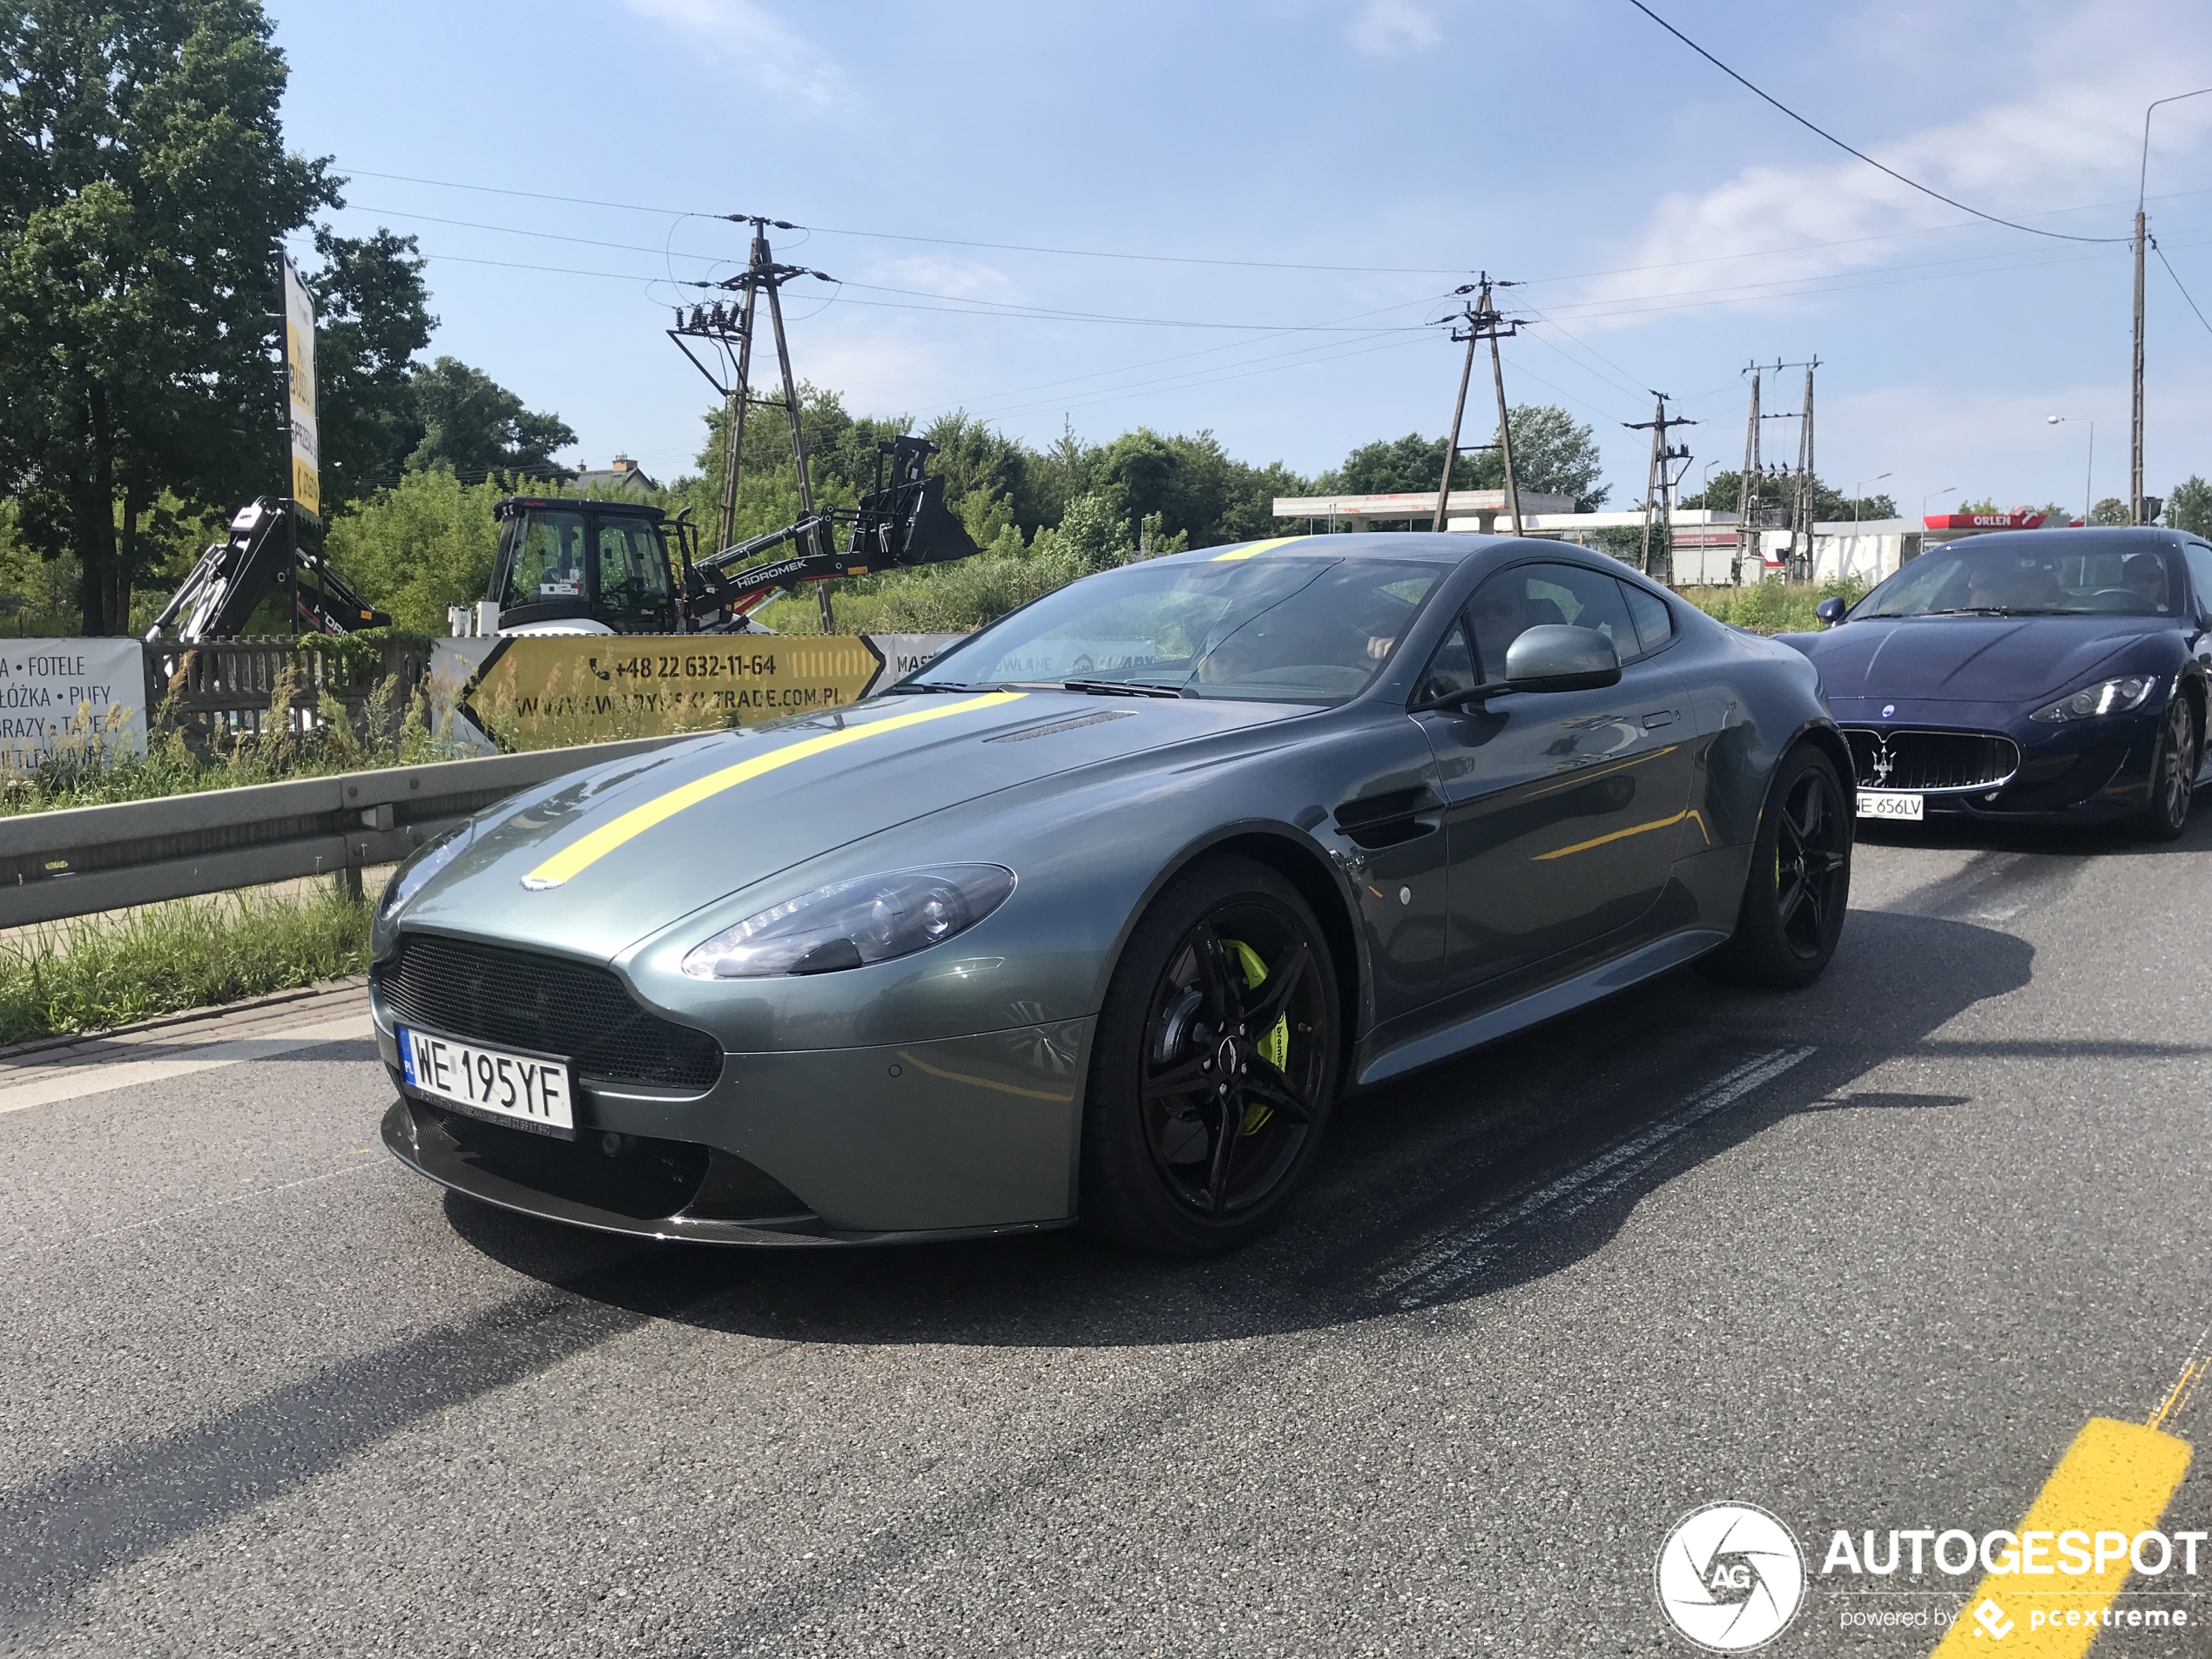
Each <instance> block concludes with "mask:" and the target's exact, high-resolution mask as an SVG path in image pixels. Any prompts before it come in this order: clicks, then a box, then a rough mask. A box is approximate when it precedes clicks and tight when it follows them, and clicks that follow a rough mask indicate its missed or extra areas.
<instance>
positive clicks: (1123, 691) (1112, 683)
mask: <svg viewBox="0 0 2212 1659" xmlns="http://www.w3.org/2000/svg"><path fill="white" fill-rule="evenodd" d="M1060 688H1061V690H1062V691H1088V692H1089V693H1090V695H1092V696H1093V697H1172V698H1180V697H1182V695H1183V693H1182V691H1179V690H1178V689H1177V688H1176V687H1175V686H1172V685H1145V684H1143V682H1142V681H1139V680H1062V681H1061V682H1060Z"/></svg>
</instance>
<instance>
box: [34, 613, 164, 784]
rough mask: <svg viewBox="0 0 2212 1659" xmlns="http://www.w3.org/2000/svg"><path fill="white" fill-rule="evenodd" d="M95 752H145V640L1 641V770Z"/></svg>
mask: <svg viewBox="0 0 2212 1659" xmlns="http://www.w3.org/2000/svg"><path fill="white" fill-rule="evenodd" d="M94 752H105V754H106V755H108V756H109V757H110V758H112V757H113V756H115V755H118V754H125V753H127V754H135V755H143V754H145V752H146V710H145V646H143V645H141V644H139V643H138V641H137V640H135V639H10V640H8V641H6V642H4V644H0V777H9V778H20V777H28V776H30V774H31V773H33V772H37V770H38V769H39V767H40V766H42V765H44V764H45V762H46V761H47V760H49V759H51V758H52V757H53V756H55V755H56V754H60V755H63V756H64V757H65V758H71V759H78V760H84V759H90V758H91V755H92V754H93V753H94Z"/></svg>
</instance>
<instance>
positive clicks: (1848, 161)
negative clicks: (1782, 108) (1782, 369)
mask: <svg viewBox="0 0 2212 1659" xmlns="http://www.w3.org/2000/svg"><path fill="white" fill-rule="evenodd" d="M2107 17H2108V14H2106V13H2104V12H2102V10H2101V8H2099V7H2097V6H2094V5H2092V6H2088V7H2086V8H2084V10H2082V11H2081V12H2080V13H2078V14H2077V15H2076V16H2075V17H2074V18H2073V19H2072V20H2071V22H2070V23H2067V24H2061V25H2060V26H2058V27H2056V28H2055V30H2054V31H2053V33H2054V37H2053V38H2051V39H2050V40H2049V42H2048V44H2050V46H2051V48H2052V50H2051V51H2049V52H2048V53H2047V54H2046V55H2045V56H2044V57H2042V58H2041V60H2040V64H2041V67H2040V71H2039V72H2038V74H2037V75H2036V76H2034V77H2031V78H2028V79H2027V81H2026V83H2025V84H2022V82H2021V81H2020V79H2019V78H2013V81H2012V86H2011V91H2012V96H2010V97H2008V98H2005V99H2004V100H2003V101H2001V102H1997V103H1993V104H1989V105H1986V106H1985V107H1983V108H1981V109H1979V110H1977V111H1973V112H1971V113H1968V114H1966V115H1963V116H1962V117H1960V118H1958V119H1955V120H1950V121H1946V122H1944V123H1943V124H1941V125H1933V126H1929V127H1925V128H1922V129H1920V130H1919V131H1918V132H1910V133H1907V134H1906V135H1905V136H1904V137H1902V138H1894V139H1891V140H1888V141H1886V142H1875V141H1871V140H1868V139H1867V138H1865V137H1863V136H1862V135H1860V134H1858V133H1855V132H1851V131H1849V130H1848V122H1847V121H1844V122H1838V120H1837V118H1835V117H1832V116H1830V117H1828V118H1827V119H1826V120H1825V121H1824V123H1823V124H1824V125H1831V130H1839V136H1842V137H1844V138H1846V139H1850V140H1851V141H1853V142H1856V143H1858V145H1859V147H1861V148H1863V149H1865V151H1866V152H1867V153H1868V154H1870V155H1871V156H1874V157H1875V158H1878V160H1880V161H1881V162H1882V163H1884V164H1885V165H1888V166H1891V167H1894V168H1895V169H1897V171H1898V172H1901V173H1904V174H1905V175H1906V176H1907V177H1909V178H1912V179H1918V180H1919V181H1920V182H1922V183H1924V184H1925V185H1928V186H1929V187H1930V188H1932V189H1934V190H1939V191H1941V192H1943V193H1944V194H1946V195H1948V196H1952V197H1953V198H1955V199H1958V200H1959V201H1962V202H1966V203H1967V204H1969V205H1970V206H1973V207H1977V208H1979V209H1980V210H1981V211H1983V212H1988V213H1993V214H1996V215H1999V216H2000V217H2003V218H2006V219H2018V220H2020V222H2021V223H2024V224H2028V225H2034V226H2040V227H2043V228H2046V229H2050V230H2056V231H2067V232H2072V233H2076V234H2081V235H2093V236H2096V235H2124V234H2125V233H2126V232H2127V229H2128V212H2127V210H2126V209H2125V208H2124V207H2121V206H2108V207H2106V208H2104V209H2103V210H2102V211H2101V212H2094V213H2070V214H2065V215H2060V216H2056V217H2053V216H2050V210H2052V209H2054V208H2057V207H2065V206H2076V205H2080V204H2087V203H2093V202H2114V201H2117V200H2118V199H2121V198H2122V197H2130V198H2131V197H2132V196H2133V194H2134V188H2133V186H2134V183H2135V169H2136V165H2137V162H2138V160H2139V158H2140V155H2141V138H2142V107H2143V105H2144V103H2145V102H2146V101H2147V98H2148V96H2151V95H2155V90H2156V89H2154V90H2153V92H2150V93H2147V91H2146V90H2145V89H2146V85H2147V83H2146V81H2145V78H2144V74H2143V68H2142V64H2141V61H2140V60H2139V58H2138V57H2137V55H2136V53H2135V52H2134V51H2133V50H2132V47H2133V45H2134V44H2140V43H2137V42H2134V41H2132V40H2129V39H2126V38H2123V39H2122V40H2121V41H2120V42H2115V41H2114V40H2113V39H2111V38H2109V37H2100V36H2099V33H2098V30H2099V26H2100V23H2101V20H2103V19H2106V18H2107ZM2138 32H2139V31H2138V30H2134V29H2128V30H2121V35H2122V36H2123V37H2133V36H2134V35H2136V34H2137V33H2138ZM2115 44H2120V45H2124V46H2128V47H2129V48H2130V49H2129V50H2121V51H2114V46H2115ZM2189 57H2204V54H2203V53H2202V51H2188V50H2181V51H2169V52H2168V56H2167V57H2166V59H2165V61H2164V62H2163V63H2162V64H2161V73H2160V75H2159V76H2158V80H2159V82H2160V83H2161V87H2162V86H2163V85H2164V84H2167V83H2168V82H2169V81H2170V82H2171V83H2172V84H2175V85H2179V86H2182V87H2186V86H2188V84H2190V83H2191V81H2192V80H2203V79H2212V62H2201V63H2198V64H2195V65H2194V66H2192V65H2191V64H2189V63H2188V62H2187V61H2185V60H2186V59H2188V58H2189ZM1777 90H1778V91H1780V89H1777ZM1747 97H1748V95H1747ZM1841 107H1842V109H1843V110H1844V112H1845V114H1846V115H1847V114H1848V112H1849V111H1850V109H1851V102H1850V100H1848V99H1844V100H1841ZM1807 113H1808V114H1809V115H1812V116H1813V117H1814V118H1821V117H1822V116H1824V115H1826V113H1827V112H1826V111H1825V110H1820V111H1807ZM1747 119H1749V120H1750V121H1751V122H1752V123H1753V124H1754V127H1753V131H1755V132H1757V134H1758V135H1759V136H1760V137H1761V138H1764V137H1766V136H1768V129H1769V128H1770V127H1772V128H1773V129H1774V130H1775V132H1776V134H1777V135H1778V134H1779V133H1780V132H1781V131H1782V130H1784V129H1785V128H1786V127H1787V123H1786V122H1785V121H1784V118H1783V117H1782V116H1780V115H1778V114H1776V113H1774V112H1773V111H1768V110H1764V109H1763V108H1758V107H1757V106H1751V107H1750V109H1749V111H1748V113H1747ZM2208 130H2212V98H2206V99H2202V100H2200V101H2197V102H2195V103H2193V104H2178V105H2172V106H2170V107H2169V108H2168V109H2165V110H2163V111H2161V112H2160V115H2159V125H2158V130H2157V135H2156V138H2157V151H2158V152H2162V154H2163V161H2164V165H2165V168H2166V170H2167V173H2168V180H2169V187H2177V186H2176V185H2175V183H2174V182H2173V181H2175V178H2176V175H2175V171H2174V164H2175V161H2176V160H2177V159H2178V158H2180V157H2181V156H2182V154H2184V153H2185V152H2187V151H2188V149H2189V148H2190V146H2191V145H2194V144H2195V142H2196V141H2197V140H2198V139H2200V138H2202V136H2203V134H2204V133H2205V132H2207V131H2208ZM1831 154H1833V155H1834V157H1835V158H1834V159H1833V160H1822V161H1813V162H1808V163H1804V164H1801V165H1770V164H1754V165H1749V166H1746V167H1744V168H1743V169H1742V170H1741V171H1739V172H1737V174H1736V175H1735V176H1734V177H1733V178H1730V179H1727V180H1725V181H1724V182H1722V183H1720V184H1717V185H1711V186H1710V187H1708V188H1706V189H1704V190H1703V191H1697V192H1676V193H1674V194H1670V195H1669V196H1667V197H1665V198H1663V199H1662V200H1661V201H1660V202H1659V203H1658V205H1657V206H1656V207H1655V208H1654V209H1653V210H1652V212H1651V213H1650V214H1649V218H1648V219H1647V220H1646V222H1645V226H1644V228H1643V231H1642V233H1641V235H1640V236H1639V237H1638V239H1637V240H1636V242H1635V244H1634V246H1631V247H1629V248H1628V249H1625V250H1623V253H1624V257H1622V258H1621V259H1620V260H1619V265H1620V266H1622V267H1623V273H1622V274H1620V275H1615V276H1610V277H1606V278H1602V279H1598V280H1595V281H1593V282H1592V283H1590V284H1589V285H1588V286H1586V287H1584V288H1583V289H1582V290H1581V292H1579V293H1576V294H1575V296H1574V298H1573V299H1572V300H1566V299H1563V298H1554V300H1553V304H1554V306H1555V307H1560V308H1561V310H1562V314H1563V315H1565V316H1566V317H1568V318H1569V319H1571V318H1572V317H1574V316H1575V314H1578V312H1580V313H1581V314H1583V315H1584V317H1585V320H1588V321H1591V322H1593V323H1595V322H1596V321H1598V320H1600V318H1599V315H1598V314H1599V313H1602V312H1604V311H1608V310H1612V309H1613V308H1614V307H1615V306H1616V305H1617V306H1619V307H1622V309H1624V310H1627V311H1629V312H1633V310H1634V309H1635V307H1639V306H1644V305H1652V304H1658V305H1666V304H1667V303H1668V302H1670V301H1680V300H1687V299H1692V298H1702V299H1715V300H1725V301H1727V302H1728V303H1731V304H1740V305H1765V304H1770V303H1772V302H1773V300H1774V297H1775V296H1774V293H1773V291H1772V290H1771V289H1770V288H1768V287H1767V286H1766V285H1770V284H1777V283H1781V284H1786V283H1791V282H1798V281H1805V280H1817V279H1821V278H1827V277H1835V276H1838V275H1842V274H1845V273H1851V272H1855V271H1865V270H1871V269H1873V268H1876V267H1880V266H1892V265H1905V264H1910V263H1913V262H1916V261H1925V260H1942V259H1945V258H1949V257H1956V256H1958V255H1960V254H1964V253H1982V252H1986V251H1988V250H1989V249H1990V248H1991V247H1992V246H1999V247H2002V248H2004V249H2006V250H2007V251H2010V252H2013V253H2018V254H2020V255H2022V256H2026V257H2031V258H2047V257H2052V256H2054V255H2060V254H2062V253H2064V252H2065V251H2066V249H2067V248H2068V247H2069V246H2073V247H2075V248H2077V249H2078V250H2080V251H2083V252H2086V251H2087V249H2086V248H2083V247H2082V246H2081V245H2079V244H2067V243H2063V242H2059V241H2054V240H2051V239H2042V238H2038V239H2030V238H2028V237H2027V236H2024V235H2021V234H2020V233H2016V232H2015V233H1999V232H1995V231H1993V232H1992V234H1993V235H2000V236H2002V237H2003V238H2004V239H2003V240H2002V241H2000V242H1999V243H1997V244H1994V245H1993V244H1992V243H1990V242H1989V241H1987V240H1986V239H1983V238H1980V237H1979V236H1978V237H1977V238H1976V239H1975V241H1974V243H1973V245H1972V246H1964V245H1961V244H1959V243H1958V242H1955V241H1952V242H1946V240H1945V239H1942V238H1941V237H1939V236H1934V235H1919V236H1915V235H1912V234H1910V233H1913V232H1927V231H1931V230H1932V229H1933V228H1934V227H1937V226H1953V225H1960V224H1963V223H1968V222H1970V216H1969V215H1967V214H1966V213H1963V212H1960V211H1959V210H1958V209H1957V208H1953V207H1949V206H1945V205H1944V204H1943V203H1941V202H1939V201H1936V200H1934V199H1932V198H1930V197H1928V196H1925V195H1923V194H1921V193H1919V192H1916V191H1913V190H1912V189H1910V188H1909V187H1907V186H1906V185H1902V184H1900V183H1898V181H1897V180H1896V179H1891V178H1888V177H1886V176H1885V175H1884V174H1882V173H1881V172H1878V171H1877V170H1875V169H1874V168H1872V167H1870V166H1868V165H1865V163H1864V162H1861V161H1857V160H1854V159H1852V158H1850V157H1848V156H1844V155H1843V154H1841V153H1840V152H1831ZM2153 159H2154V167H2153V172H2154V178H2153V181H2152V186H2151V188H2152V192H2153V193H2154V194H2155V193H2156V192H2157V190H2158V187H2159V186H2158V180H2157V179H2156V177H2155V174H2156V173H2157V172H2158V171H2159V166H2158V165H2157V164H2158V163H2159V161H2160V159H2161V158H2160V156H2159V155H2156V154H2155V155H2154V158H2153ZM1770 250H1786V251H1770ZM1716 256H1730V257H1727V258H1725V259H1721V258H1717V257H1716ZM1737 287H1744V288H1746V289H1749V290H1750V292H1744V293H1728V292H1726V291H1727V290H1730V289H1733V288H1737ZM1584 307H1589V309H1588V310H1585V309H1584ZM1608 320H1610V321H1613V322H1615V323H1619V322H1626V321H1632V320H1634V319H1633V316H1632V315H1629V316H1615V317H1612V318H1610V319H1608Z"/></svg>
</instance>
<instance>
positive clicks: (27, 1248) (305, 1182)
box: [0, 1147, 391, 1261]
mask: <svg viewBox="0 0 2212 1659" xmlns="http://www.w3.org/2000/svg"><path fill="white" fill-rule="evenodd" d="M389 1168H391V1165H390V1163H388V1161H387V1160H385V1159H383V1158H374V1159H372V1157H371V1155H370V1151H369V1149H368V1148H367V1147H363V1148H362V1149H361V1156H360V1157H357V1158H356V1159H355V1161H354V1162H353V1163H341V1164H340V1165H339V1166H338V1167H337V1168H336V1169H334V1170H324V1171H323V1172H322V1173H321V1174H320V1175H303V1176H301V1177H300V1178H299V1179H298V1180H297V1181H280V1182H279V1183H278V1184H276V1185H275V1186H273V1187H256V1188H254V1189H253V1191H251V1192H241V1193H239V1194H237V1195H236V1196H235V1197H228V1198H217V1199H215V1200H214V1201H213V1202H212V1203H209V1204H194V1205H192V1207H191V1208H190V1209H188V1210H172V1211H170V1212H169V1213H168V1214H167V1215H165V1216H150V1217H147V1218H146V1219H145V1220H144V1221H134V1222H132V1223H131V1224H129V1225H127V1226H123V1227H110V1228H109V1229H107V1230H106V1231H105V1232H97V1233H71V1235H70V1236H69V1237H68V1238H60V1239H56V1240H55V1241H54V1242H52V1243H51V1244H25V1245H23V1246H21V1247H19V1248H17V1249H15V1250H10V1251H0V1261H4V1260H7V1259H10V1258H13V1257H17V1256H41V1255H44V1254H45V1253H47V1252H48V1251H57V1250H73V1249H76V1248H77V1247H78V1246H79V1245H83V1244H98V1243H99V1242H100V1241H101V1240H102V1239H104V1238H124V1237H125V1236H126V1235H127V1234H130V1233H142V1232H145V1231H149V1230H150V1229H152V1228H155V1227H166V1226H168V1225H169V1224H171V1223H172V1222H179V1221H186V1220H189V1219H190V1218H191V1217H194V1216H204V1215H206V1214H208V1213H209V1212H210V1211H216V1210H228V1209H231V1208H233V1206H234V1205H238V1204H255V1203H258V1202H259V1201H260V1200H261V1199H263V1198H273V1197H276V1195H277V1194H278V1193H280V1192H290V1191H292V1190H294V1189H296V1188H299V1187H312V1186H319V1185H320V1184H322V1183H323V1182H325V1181H335V1180H337V1179H338V1178H339V1177H341V1176H347V1175H359V1174H361V1172H362V1171H363V1170H388V1169H389Z"/></svg>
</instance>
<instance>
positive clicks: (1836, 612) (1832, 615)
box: [1812, 598, 1851, 628]
mask: <svg viewBox="0 0 2212 1659" xmlns="http://www.w3.org/2000/svg"><path fill="white" fill-rule="evenodd" d="M1850 609H1851V607H1850V606H1849V605H1847V604H1844V602H1843V601H1842V600H1841V599H1840V598H1827V599H1823V600H1822V601H1821V602H1820V603H1819V604H1817V605H1815V606H1814V607H1813V608H1812V614H1813V615H1814V616H1816V617H1819V618H1820V625H1821V626H1822V627H1823V628H1833V627H1835V626H1837V625H1838V624H1839V623H1841V622H1842V621H1843V619H1844V612H1845V611H1846V610H1850Z"/></svg>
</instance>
